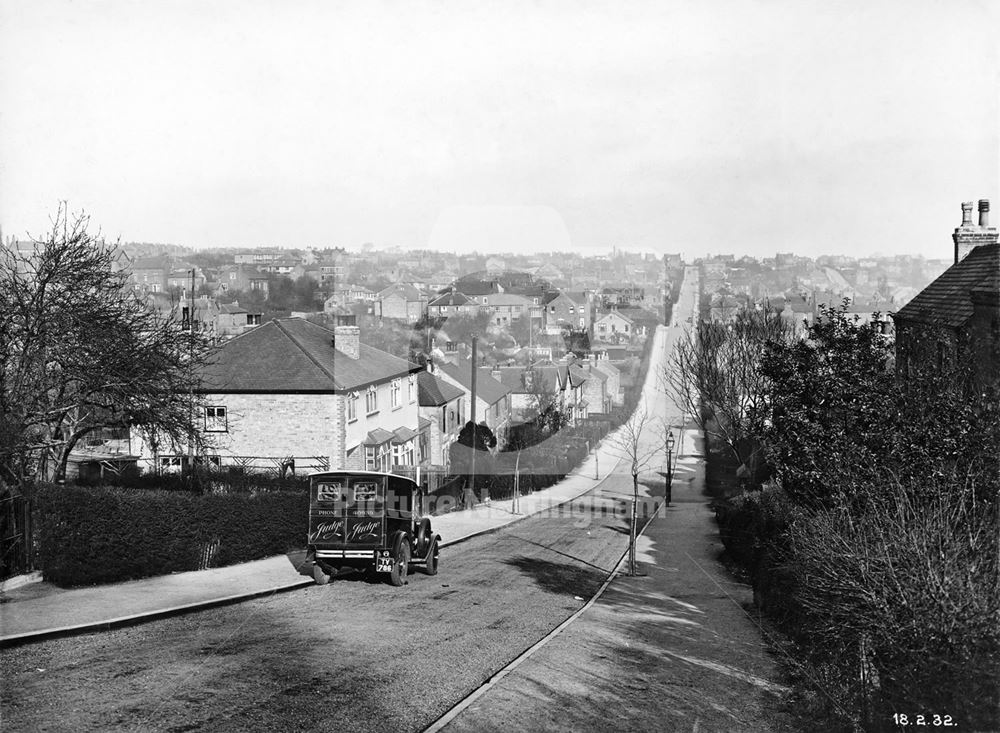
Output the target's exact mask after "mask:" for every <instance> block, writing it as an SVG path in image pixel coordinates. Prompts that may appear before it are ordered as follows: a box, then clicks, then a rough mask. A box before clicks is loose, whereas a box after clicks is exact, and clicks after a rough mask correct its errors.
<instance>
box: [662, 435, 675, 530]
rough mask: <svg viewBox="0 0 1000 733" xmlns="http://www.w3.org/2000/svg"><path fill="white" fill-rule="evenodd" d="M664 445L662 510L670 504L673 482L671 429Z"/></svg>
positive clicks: (672, 437)
mask: <svg viewBox="0 0 1000 733" xmlns="http://www.w3.org/2000/svg"><path fill="white" fill-rule="evenodd" d="M665 447H666V449H667V472H666V473H665V474H664V477H663V482H664V485H663V499H664V505H663V506H664V510H666V507H668V506H670V499H671V498H672V497H671V494H672V491H673V484H674V461H673V458H674V434H673V432H672V431H671V432H669V433H667V438H666V445H665ZM665 513H666V511H664V514H665Z"/></svg>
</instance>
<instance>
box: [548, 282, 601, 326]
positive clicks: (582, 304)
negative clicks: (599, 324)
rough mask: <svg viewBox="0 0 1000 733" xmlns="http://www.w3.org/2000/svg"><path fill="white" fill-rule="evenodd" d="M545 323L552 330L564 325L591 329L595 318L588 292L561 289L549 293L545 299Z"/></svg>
mask: <svg viewBox="0 0 1000 733" xmlns="http://www.w3.org/2000/svg"><path fill="white" fill-rule="evenodd" d="M543 305H544V306H545V325H546V328H548V329H550V330H553V329H555V330H558V329H560V328H562V327H563V326H569V327H570V328H577V329H580V328H583V329H587V330H588V331H589V330H590V326H591V323H592V322H593V318H592V316H591V313H590V299H589V298H588V297H587V294H586V293H581V292H572V291H569V290H560V291H557V292H553V293H549V294H548V295H547V296H546V297H545V299H544V300H543Z"/></svg>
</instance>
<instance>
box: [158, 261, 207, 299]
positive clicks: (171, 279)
mask: <svg viewBox="0 0 1000 733" xmlns="http://www.w3.org/2000/svg"><path fill="white" fill-rule="evenodd" d="M204 284H205V273H203V272H202V271H201V268H198V267H176V268H172V269H170V270H168V271H167V289H168V290H172V289H174V288H177V289H178V290H182V291H184V292H187V291H188V290H190V289H192V285H193V286H194V287H193V290H194V291H195V292H196V293H197V292H198V289H199V288H201V286H202V285H204Z"/></svg>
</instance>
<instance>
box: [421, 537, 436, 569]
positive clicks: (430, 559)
mask: <svg viewBox="0 0 1000 733" xmlns="http://www.w3.org/2000/svg"><path fill="white" fill-rule="evenodd" d="M424 572H425V573H427V574H428V575H437V574H438V538H437V537H434V538H433V539H432V540H431V544H430V545H429V546H428V547H427V563H426V564H425V565H424Z"/></svg>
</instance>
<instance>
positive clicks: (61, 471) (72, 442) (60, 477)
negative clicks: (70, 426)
mask: <svg viewBox="0 0 1000 733" xmlns="http://www.w3.org/2000/svg"><path fill="white" fill-rule="evenodd" d="M95 430H97V426H96V425H92V426H90V427H87V428H81V429H80V430H77V431H76V432H74V433H73V434H72V435H70V436H69V440H67V441H66V444H65V445H64V446H63V449H62V455H61V456H60V457H59V465H58V466H57V467H56V474H55V477H54V480H55V481H56V482H59V481H65V480H66V465H67V464H68V463H69V454H70V453H71V452H72V451H73V449H74V448H75V447H76V444H77V443H78V442H79V441H80V438H82V437H83V436H85V435H87V434H88V433H92V432H94V431H95Z"/></svg>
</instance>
